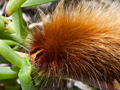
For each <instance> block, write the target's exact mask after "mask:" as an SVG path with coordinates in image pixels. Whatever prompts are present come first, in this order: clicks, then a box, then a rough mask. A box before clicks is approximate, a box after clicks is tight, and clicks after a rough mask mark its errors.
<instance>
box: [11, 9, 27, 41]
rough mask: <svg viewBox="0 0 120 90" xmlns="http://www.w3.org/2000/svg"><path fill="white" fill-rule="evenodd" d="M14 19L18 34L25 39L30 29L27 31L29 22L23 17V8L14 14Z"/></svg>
mask: <svg viewBox="0 0 120 90" xmlns="http://www.w3.org/2000/svg"><path fill="white" fill-rule="evenodd" d="M12 19H13V23H14V28H15V29H16V34H17V36H18V37H20V38H22V39H24V40H25V39H26V37H27V35H28V31H27V24H26V22H25V21H24V19H23V17H22V10H21V8H20V9H18V10H17V11H16V12H15V13H14V14H13V15H12Z"/></svg>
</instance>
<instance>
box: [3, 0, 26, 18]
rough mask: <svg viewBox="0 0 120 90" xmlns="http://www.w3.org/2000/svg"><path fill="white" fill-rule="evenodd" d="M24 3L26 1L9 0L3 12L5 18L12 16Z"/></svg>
mask: <svg viewBox="0 0 120 90" xmlns="http://www.w3.org/2000/svg"><path fill="white" fill-rule="evenodd" d="M25 1H26V0H9V2H8V4H7V6H6V10H5V13H6V16H10V15H12V14H13V13H14V12H15V11H17V10H18V9H19V8H20V6H21V5H22V4H23V3H24V2H25Z"/></svg>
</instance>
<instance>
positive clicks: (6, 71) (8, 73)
mask: <svg viewBox="0 0 120 90" xmlns="http://www.w3.org/2000/svg"><path fill="white" fill-rule="evenodd" d="M18 72H19V68H17V67H0V79H11V78H16V77H18Z"/></svg>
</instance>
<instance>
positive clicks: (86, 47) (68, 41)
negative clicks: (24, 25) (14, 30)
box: [29, 0, 120, 90]
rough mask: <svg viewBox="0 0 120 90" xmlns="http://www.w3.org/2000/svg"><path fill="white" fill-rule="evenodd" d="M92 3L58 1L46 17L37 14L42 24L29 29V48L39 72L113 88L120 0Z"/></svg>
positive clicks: (119, 64) (119, 55)
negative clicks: (31, 29) (39, 26)
mask: <svg viewBox="0 0 120 90" xmlns="http://www.w3.org/2000/svg"><path fill="white" fill-rule="evenodd" d="M94 2H97V1H95V0H94V1H93V0H92V1H89V2H88V1H85V0H84V1H78V2H77V3H75V2H74V1H71V2H70V3H69V4H68V5H65V3H64V1H61V2H60V3H59V4H58V6H57V7H56V9H55V10H54V12H52V14H51V15H50V18H49V19H48V20H46V18H45V16H44V15H41V18H42V22H43V26H42V27H41V28H40V29H37V30H33V31H32V32H31V42H30V47H31V49H30V51H29V56H30V59H31V63H32V65H33V66H34V67H35V68H37V72H38V73H40V74H39V75H46V76H47V77H50V76H51V77H53V78H55V77H60V78H71V79H74V80H80V81H82V82H83V83H86V84H89V85H92V86H95V87H98V88H99V89H101V90H115V87H114V85H113V82H114V80H115V79H116V80H117V81H118V82H120V78H119V77H120V3H119V2H117V1H113V2H112V1H106V2H102V1H100V2H97V3H96V4H94ZM54 81H55V80H54V79H53V82H54ZM101 82H102V83H101Z"/></svg>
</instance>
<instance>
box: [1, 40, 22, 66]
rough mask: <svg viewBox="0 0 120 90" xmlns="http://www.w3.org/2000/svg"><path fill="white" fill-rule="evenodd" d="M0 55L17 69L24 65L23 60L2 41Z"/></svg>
mask: <svg viewBox="0 0 120 90" xmlns="http://www.w3.org/2000/svg"><path fill="white" fill-rule="evenodd" d="M0 54H1V55H2V56H3V57H4V58H5V59H6V60H8V61H9V62H11V63H12V64H14V65H16V66H17V67H19V68H21V67H22V65H23V64H24V61H23V59H22V58H21V57H20V56H19V55H18V54H17V53H15V52H14V50H13V49H11V47H9V46H8V45H7V44H6V43H5V42H4V41H2V40H0Z"/></svg>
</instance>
